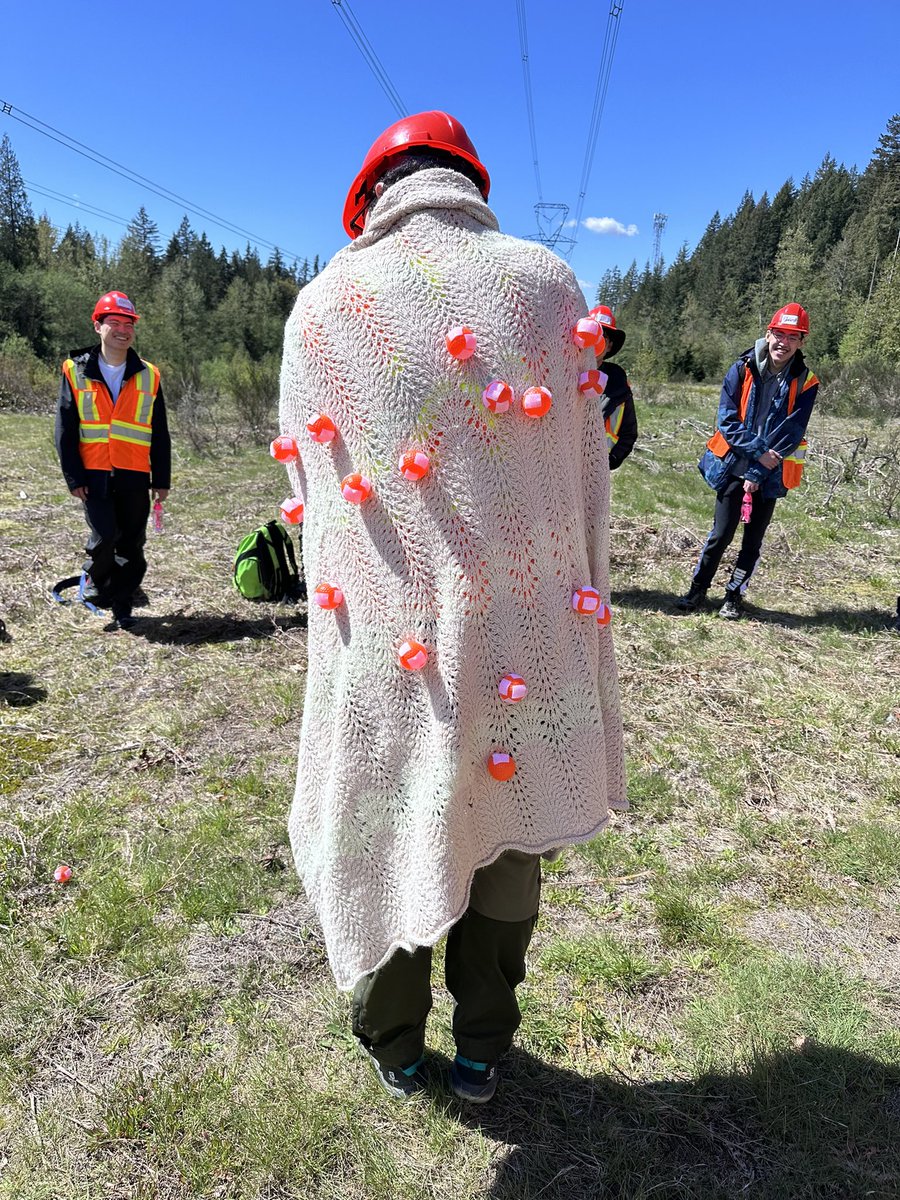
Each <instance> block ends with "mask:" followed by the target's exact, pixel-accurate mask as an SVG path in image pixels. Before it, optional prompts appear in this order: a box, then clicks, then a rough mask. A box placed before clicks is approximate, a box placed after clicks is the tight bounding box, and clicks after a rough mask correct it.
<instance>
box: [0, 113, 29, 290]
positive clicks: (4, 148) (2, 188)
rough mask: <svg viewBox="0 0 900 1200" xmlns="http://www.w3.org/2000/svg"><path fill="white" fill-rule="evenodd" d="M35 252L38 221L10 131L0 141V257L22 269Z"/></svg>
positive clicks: (19, 269) (18, 269) (17, 268)
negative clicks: (10, 138)
mask: <svg viewBox="0 0 900 1200" xmlns="http://www.w3.org/2000/svg"><path fill="white" fill-rule="evenodd" d="M37 256H38V237H37V224H36V223H35V219H34V213H33V212H32V211H31V202H30V201H29V199H28V193H27V192H26V191H25V184H24V182H23V180H22V172H21V171H20V170H19V160H18V159H17V158H16V156H15V154H14V152H13V148H12V142H10V140H9V135H8V134H4V135H3V139H2V141H0V258H2V259H5V260H6V261H7V262H8V263H10V264H11V265H12V266H13V267H14V268H15V269H16V270H17V271H21V270H22V269H23V268H24V267H27V266H28V265H29V264H30V263H32V262H34V261H35V260H36V259H37Z"/></svg>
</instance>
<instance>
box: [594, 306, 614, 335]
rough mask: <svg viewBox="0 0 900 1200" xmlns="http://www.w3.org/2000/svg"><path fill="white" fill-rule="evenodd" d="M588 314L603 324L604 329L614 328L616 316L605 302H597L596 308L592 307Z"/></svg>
mask: <svg viewBox="0 0 900 1200" xmlns="http://www.w3.org/2000/svg"><path fill="white" fill-rule="evenodd" d="M590 315H591V316H592V317H593V318H594V319H595V320H597V321H599V322H600V324H601V325H602V326H603V328H604V331H605V330H607V329H615V327H616V318H615V317H614V316H613V310H612V309H611V308H610V307H609V306H608V305H606V304H598V305H597V307H596V308H592V309H591V312H590Z"/></svg>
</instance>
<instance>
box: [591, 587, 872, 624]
mask: <svg viewBox="0 0 900 1200" xmlns="http://www.w3.org/2000/svg"><path fill="white" fill-rule="evenodd" d="M684 590H685V591H687V584H685V588H684ZM678 595H679V593H676V592H662V591H660V590H659V589H658V588H624V589H622V590H617V591H613V594H612V602H613V606H614V607H615V606H616V605H619V606H621V607H622V608H636V609H641V610H643V611H646V612H660V613H663V614H665V615H668V616H675V617H680V618H685V619H687V618H690V617H696V616H700V615H704V614H705V615H711V614H714V613H715V612H716V611H717V609H718V608H719V605H720V604H721V602H722V600H723V599H724V596H725V592H724V589H723V590H721V591H717V590H716V589H710V598H709V603H708V604H707V605H706V606H705V607H704V608H702V609H699V610H698V611H697V612H694V613H686V612H682V611H680V610H679V609H677V608H676V607H675V601H676V600H677V599H678ZM745 604H746V608H747V620H750V621H761V622H763V623H765V624H767V625H784V626H785V627H786V628H788V629H815V628H818V627H821V626H823V625H830V626H832V628H834V629H843V630H846V631H847V632H849V633H878V632H880V631H881V630H887V629H892V628H893V627H894V621H895V618H894V614H893V613H891V612H890V610H889V609H887V608H820V609H817V610H816V612H814V613H793V612H783V611H781V610H780V609H775V608H759V607H757V606H756V605H755V604H753V602H752V601H749V600H748V601H745Z"/></svg>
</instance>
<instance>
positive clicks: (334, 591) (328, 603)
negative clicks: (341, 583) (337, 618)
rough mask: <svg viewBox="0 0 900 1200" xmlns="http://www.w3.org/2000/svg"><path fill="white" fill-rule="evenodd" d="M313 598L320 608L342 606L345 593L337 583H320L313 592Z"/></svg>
mask: <svg viewBox="0 0 900 1200" xmlns="http://www.w3.org/2000/svg"><path fill="white" fill-rule="evenodd" d="M313 600H315V602H316V604H318V606H319V608H327V609H332V608H340V606H341V605H342V604H343V603H344V593H343V592H342V591H341V589H340V588H339V587H338V586H337V584H336V583H320V584H319V586H318V587H317V588H316V590H315V591H314V592H313Z"/></svg>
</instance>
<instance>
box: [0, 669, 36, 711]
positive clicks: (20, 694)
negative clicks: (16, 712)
mask: <svg viewBox="0 0 900 1200" xmlns="http://www.w3.org/2000/svg"><path fill="white" fill-rule="evenodd" d="M33 681H34V676H33V675H28V674H26V673H24V672H21V671H3V672H0V704H8V705H9V707H10V708H30V707H31V706H32V704H40V702H41V701H42V700H46V699H47V689H46V688H42V687H35V686H33Z"/></svg>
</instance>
